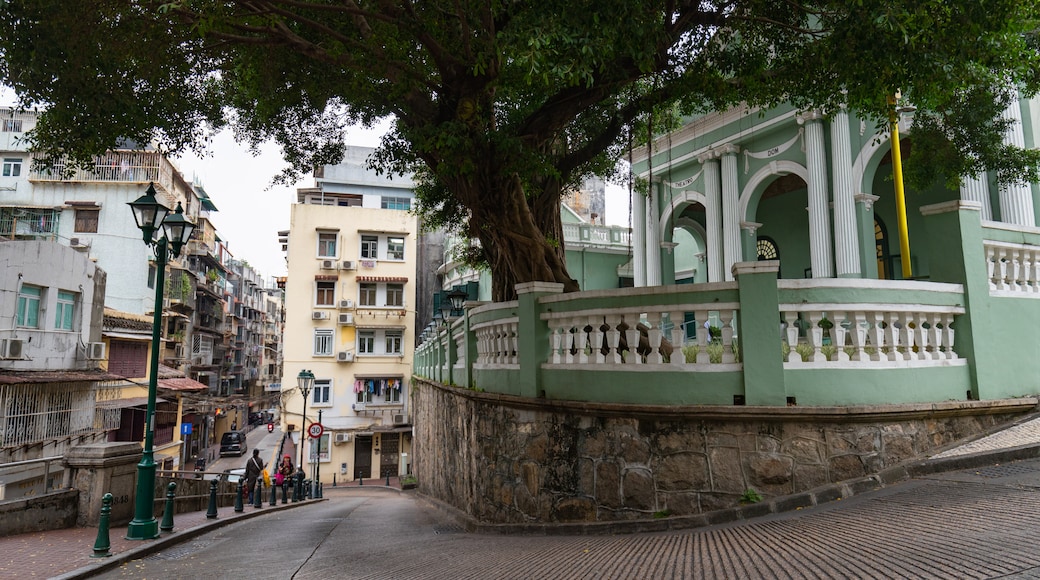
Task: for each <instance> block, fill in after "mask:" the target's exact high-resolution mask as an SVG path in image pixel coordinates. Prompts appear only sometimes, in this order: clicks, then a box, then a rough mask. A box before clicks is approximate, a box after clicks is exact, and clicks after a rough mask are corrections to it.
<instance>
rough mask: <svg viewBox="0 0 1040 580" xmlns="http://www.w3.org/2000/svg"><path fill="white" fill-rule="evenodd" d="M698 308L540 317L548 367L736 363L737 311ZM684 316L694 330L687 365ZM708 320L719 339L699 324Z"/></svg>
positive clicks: (606, 310) (554, 314)
mask: <svg viewBox="0 0 1040 580" xmlns="http://www.w3.org/2000/svg"><path fill="white" fill-rule="evenodd" d="M698 306H700V305H691V306H690V307H689V309H688V310H685V309H675V307H659V308H656V309H654V308H651V309H645V310H646V311H644V312H637V311H635V309H626V310H621V309H602V310H599V309H597V310H594V311H582V312H581V313H578V314H575V313H559V314H557V313H551V312H550V313H546V314H543V315H542V318H543V319H545V320H546V322H547V324H548V326H549V357H548V364H550V365H559V366H562V367H567V366H577V365H592V366H598V367H611V366H622V365H623V366H626V367H642V366H649V365H654V366H655V368H657V369H659V370H668V369H672V368H687V369H695V368H698V367H708V366H715V367H717V366H719V365H720V364H730V365H734V364H736V352H735V350H734V348H733V341H734V334H735V333H734V321H735V313H736V310H735V309H734V308H732V305H721V304H720V305H716V304H713V305H712V306H713V308H718V307H719V306H723V307H725V306H731V308H728V309H724V310H714V309H713V310H711V311H709V310H706V309H700V310H698V309H697V307H698ZM686 312H694V316H695V318H696V321H695V324H696V325H697V331H698V332H697V344H698V352H697V355H696V357H695V358H696V360H695V361H693V362H689V363H687V362H686V357H685V355H684V353H683V351H682V348H683V346H684V344H685V331H684V330H683V318H684V316H685V313H686ZM710 315H714V316H715V317H717V319H718V320H719V322H720V327H719V330H720V335H719V336H718V337H717V338H715V339H714V340H713V339H712V338H711V336H710V333H709V330H708V328H706V327H705V324H704V323H705V322H706V321H708V320H711V319H712V318H711V317H710ZM666 338H667V340H666ZM709 350H711V351H715V355H714V356H713V355H712V354H711V353H709ZM713 358H714V359H715V362H714V363H713V362H712V359H713ZM662 367H663V368H662ZM647 370H649V368H648V369H647Z"/></svg>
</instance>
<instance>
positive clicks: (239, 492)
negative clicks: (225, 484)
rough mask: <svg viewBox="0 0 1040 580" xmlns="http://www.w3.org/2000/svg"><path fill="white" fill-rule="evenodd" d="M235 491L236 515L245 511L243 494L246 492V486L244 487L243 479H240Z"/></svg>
mask: <svg viewBox="0 0 1040 580" xmlns="http://www.w3.org/2000/svg"><path fill="white" fill-rule="evenodd" d="M236 487H237V489H236V491H235V513H238V512H241V511H245V507H243V506H242V492H243V491H244V490H245V486H244V485H242V479H241V478H239V480H238V486H236Z"/></svg>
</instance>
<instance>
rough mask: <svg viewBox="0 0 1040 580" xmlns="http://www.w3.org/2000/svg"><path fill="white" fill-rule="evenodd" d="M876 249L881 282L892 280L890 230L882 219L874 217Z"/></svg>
mask: <svg viewBox="0 0 1040 580" xmlns="http://www.w3.org/2000/svg"><path fill="white" fill-rule="evenodd" d="M874 249H875V251H876V252H877V273H878V279H879V280H891V279H892V271H893V270H892V254H891V252H889V251H888V228H886V227H885V223H884V222H883V221H881V218H879V217H877V216H874Z"/></svg>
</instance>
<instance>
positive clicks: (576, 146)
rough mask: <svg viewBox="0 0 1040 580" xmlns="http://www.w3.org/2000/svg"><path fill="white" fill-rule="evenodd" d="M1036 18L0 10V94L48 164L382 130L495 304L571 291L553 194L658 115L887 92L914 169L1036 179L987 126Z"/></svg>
mask: <svg viewBox="0 0 1040 580" xmlns="http://www.w3.org/2000/svg"><path fill="white" fill-rule="evenodd" d="M1037 3H1038V0H987V2H977V1H972V2H968V1H959V2H951V1H950V0H857V1H855V2H850V1H847V0H822V1H813V0H810V1H807V2H803V3H798V2H790V1H787V0H735V1H725V0H722V1H716V2H711V1H695V0H596V1H595V2H591V1H588V0H539V1H538V2H532V1H530V0H505V1H503V0H453V1H451V2H446V1H442V0H421V1H414V0H378V1H376V0H372V1H369V0H237V1H236V0H219V1H218V0H96V1H93V2H66V1H63V0H7V1H5V2H2V3H0V22H2V24H3V26H0V53H2V54H0V58H2V62H0V79H2V81H3V82H5V83H6V84H8V85H9V86H11V87H13V88H14V90H15V91H16V92H17V94H18V95H19V98H20V99H21V100H22V103H23V105H24V106H39V107H41V108H42V111H43V112H42V114H41V116H40V121H39V124H38V126H37V129H36V131H35V132H34V134H33V135H32V136H31V138H32V146H33V148H34V150H35V151H36V152H37V154H38V155H40V157H41V159H43V160H44V161H45V162H46V161H47V160H48V159H54V158H55V157H56V156H58V155H70V156H72V157H73V158H74V159H79V160H85V159H88V158H90V157H91V156H93V155H95V154H97V153H99V152H102V151H104V150H105V149H106V148H109V147H111V146H112V144H113V143H115V142H117V141H118V140H119V139H132V140H135V141H138V142H157V143H160V144H161V145H162V146H163V147H165V148H167V149H168V150H169V151H170V152H178V151H181V150H184V149H187V148H193V149H196V150H202V149H204V146H205V143H206V139H207V136H208V135H209V134H210V132H212V131H215V130H217V129H221V128H224V127H228V126H230V127H232V128H233V129H234V130H235V131H236V134H237V135H238V136H239V137H240V138H241V139H243V140H244V141H246V142H247V143H250V144H252V145H254V146H255V145H257V144H259V143H261V142H264V141H266V140H268V139H272V138H273V139H274V140H275V141H277V142H278V143H279V144H280V145H281V147H282V149H283V152H284V155H285V158H286V160H287V161H288V162H289V163H290V164H291V167H292V171H295V172H298V173H304V172H307V171H309V170H310V169H311V168H313V167H315V166H317V165H320V164H324V163H336V162H338V161H339V160H340V159H341V157H342V153H343V150H344V138H345V130H346V128H347V127H349V126H351V125H353V124H357V123H361V124H371V123H373V122H375V121H376V120H378V119H381V118H384V117H387V116H393V117H394V118H395V119H396V121H395V126H394V130H393V131H392V133H391V134H389V135H388V136H387V137H386V138H384V142H383V145H382V147H381V148H380V151H379V153H378V155H377V158H376V160H375V162H376V163H377V164H378V165H379V166H380V167H383V168H385V169H387V170H394V171H414V172H415V173H416V174H417V175H418V177H419V178H420V183H421V185H420V186H419V190H418V191H417V196H418V200H419V210H420V212H421V214H422V215H423V216H424V219H425V220H426V222H427V223H428V224H431V225H433V226H448V227H451V228H455V229H456V230H457V231H459V232H460V233H462V234H463V235H464V236H467V237H469V238H472V239H475V240H478V241H479V242H480V243H479V245H478V246H476V247H477V248H478V249H477V252H478V256H477V259H479V260H480V261H484V262H486V263H487V264H489V266H490V267H491V272H492V279H493V286H494V287H493V291H492V295H493V297H494V298H495V299H496V300H502V299H508V298H510V297H512V296H513V295H514V289H513V287H514V284H516V283H519V282H528V281H536V280H540V281H553V282H561V283H563V284H564V287H565V290H576V289H577V284H576V282H574V281H573V280H572V279H571V278H570V276H569V275H568V274H567V270H566V265H565V262H564V250H563V243H562V241H563V237H562V225H561V223H560V208H559V205H560V199H561V193H562V192H563V191H565V190H566V189H567V188H569V187H574V186H576V185H577V184H578V183H580V181H581V179H582V178H584V177H585V176H587V175H589V174H593V173H597V174H605V173H609V172H610V171H611V170H612V168H613V167H614V165H615V160H616V159H618V158H620V157H622V155H623V152H624V150H625V149H626V148H628V147H630V146H631V145H632V143H633V140H640V139H642V140H645V139H646V135H647V134H649V133H652V132H654V131H656V130H660V128H661V127H660V126H654V124H653V123H652V121H651V120H652V119H654V118H657V119H660V118H663V117H665V116H667V115H676V114H678V115H691V114H697V113H701V112H706V111H711V110H721V109H725V108H728V107H730V106H734V105H737V104H741V103H745V104H747V105H758V106H771V105H775V104H779V103H782V102H790V103H793V104H794V105H795V106H797V107H800V108H820V109H822V110H824V111H829V110H836V109H837V108H838V107H842V106H847V107H849V108H852V109H855V110H857V111H858V112H859V113H860V114H861V115H866V116H868V117H872V118H875V119H878V120H884V119H887V118H888V114H889V113H890V109H891V105H890V104H889V97H890V96H891V95H892V94H893V93H894V92H896V91H901V93H902V96H903V98H904V99H906V100H908V101H910V102H912V103H913V104H914V105H915V106H916V107H917V108H918V113H917V117H916V118H917V121H916V125H915V146H914V149H913V155H915V156H922V157H923V158H924V159H926V160H927V163H926V164H924V167H926V169H925V170H923V171H921V172H919V173H918V174H916V175H915V176H914V177H916V178H918V179H921V180H935V179H945V180H947V181H948V182H951V183H952V182H955V181H956V180H957V179H958V178H959V176H961V175H965V174H973V173H976V172H978V171H979V170H981V169H984V168H996V169H997V170H998V171H999V175H1000V177H1001V179H1003V180H1007V181H1011V180H1032V179H1035V177H1036V166H1037V160H1038V154H1037V152H1036V151H1022V150H1012V149H1009V148H1007V147H1006V146H1004V145H1003V144H1002V143H1001V139H1000V138H1001V133H1002V128H1003V127H1004V125H1003V124H1002V122H1001V121H1000V119H999V112H1000V111H1001V110H1002V109H1003V107H1004V106H1005V105H1006V104H1007V103H1008V102H1009V99H1010V98H1012V92H1011V91H1012V90H1013V89H1016V88H1017V89H1019V90H1021V91H1022V92H1023V93H1025V94H1029V95H1031V94H1035V93H1036V91H1037V88H1038V86H1040V84H1038V80H1040V79H1038V75H1040V72H1038V71H1040V66H1038V65H1040V62H1038V60H1040V59H1038V53H1037V43H1036V40H1037V38H1036V34H1035V29H1036V24H1037ZM665 111H667V113H665ZM655 113H656V115H655ZM648 123H649V124H650V125H649V126H648ZM919 131H920V136H921V138H920V143H918V141H917V135H918V132H919ZM915 165H917V164H915ZM285 177H291V176H290V175H287V176H285Z"/></svg>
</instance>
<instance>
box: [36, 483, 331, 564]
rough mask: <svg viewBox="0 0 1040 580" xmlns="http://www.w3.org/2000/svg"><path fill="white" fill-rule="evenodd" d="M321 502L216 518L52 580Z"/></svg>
mask: <svg viewBox="0 0 1040 580" xmlns="http://www.w3.org/2000/svg"><path fill="white" fill-rule="evenodd" d="M321 501H326V500H325V498H319V499H308V500H305V501H301V502H296V503H287V504H280V505H277V506H264V507H265V509H263V510H255V511H247V512H245V513H242V514H241V515H235V516H232V517H230V518H225V519H219V518H218V519H214V520H211V521H206V522H205V523H202V524H200V525H197V526H195V527H193V528H187V529H185V530H181V531H179V532H178V531H174V532H170V533H168V534H167V535H164V536H161V537H159V538H157V539H155V540H152V541H149V542H148V543H146V544H143V545H141V546H140V547H137V548H133V549H130V550H126V551H124V552H120V553H118V554H113V555H112V556H111V557H109V558H105V559H104V560H100V559H99V560H98V562H97V563H96V564H88V565H86V566H82V567H80V568H76V569H75V570H72V571H69V572H66V573H64V574H60V575H58V576H52V577H51V580H77V579H80V578H90V577H92V576H95V575H97V574H100V573H101V572H104V571H107V570H111V569H113V568H116V567H119V566H121V565H123V564H125V563H127V562H130V561H132V560H137V559H140V558H144V557H145V556H150V555H152V554H154V553H156V552H160V551H162V550H164V549H166V548H169V547H170V546H174V545H177V544H179V543H181V542H182V541H184V540H190V539H192V538H195V537H198V536H201V535H202V534H204V533H206V532H209V531H211V530H215V529H217V528H222V527H224V526H227V525H230V524H233V523H236V522H241V521H244V520H249V519H252V518H255V517H259V516H262V515H264V514H269V513H274V512H278V511H282V510H287V509H293V508H296V507H301V506H305V505H311V504H313V503H315V502H321Z"/></svg>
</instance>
